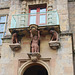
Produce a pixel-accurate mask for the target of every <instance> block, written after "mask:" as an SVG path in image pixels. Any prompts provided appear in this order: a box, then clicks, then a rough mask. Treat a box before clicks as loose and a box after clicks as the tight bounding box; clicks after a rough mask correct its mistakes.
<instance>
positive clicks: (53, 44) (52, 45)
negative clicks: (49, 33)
mask: <svg viewBox="0 0 75 75" xmlns="http://www.w3.org/2000/svg"><path fill="white" fill-rule="evenodd" d="M49 46H50V48H52V49H54V50H56V49H58V48H59V47H60V42H59V41H50V42H49Z"/></svg>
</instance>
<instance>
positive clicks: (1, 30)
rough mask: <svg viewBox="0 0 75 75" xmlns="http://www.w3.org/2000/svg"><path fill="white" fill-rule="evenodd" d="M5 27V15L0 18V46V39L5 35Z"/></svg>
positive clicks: (0, 43)
mask: <svg viewBox="0 0 75 75" xmlns="http://www.w3.org/2000/svg"><path fill="white" fill-rule="evenodd" d="M6 27H7V15H3V16H0V45H2V40H1V38H2V37H3V36H4V35H5V33H6Z"/></svg>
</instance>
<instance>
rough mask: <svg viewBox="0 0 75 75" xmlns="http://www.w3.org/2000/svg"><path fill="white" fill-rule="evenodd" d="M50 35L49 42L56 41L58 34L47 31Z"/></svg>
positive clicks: (53, 31)
mask: <svg viewBox="0 0 75 75" xmlns="http://www.w3.org/2000/svg"><path fill="white" fill-rule="evenodd" d="M49 32H50V34H51V41H58V33H57V32H56V31H55V30H50V31H49Z"/></svg>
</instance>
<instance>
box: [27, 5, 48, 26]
mask: <svg viewBox="0 0 75 75" xmlns="http://www.w3.org/2000/svg"><path fill="white" fill-rule="evenodd" d="M41 6H42V5H40V6H38V7H36V6H34V7H35V8H33V7H29V17H28V25H30V16H36V25H46V24H47V12H46V13H43V14H40V9H41V8H46V11H47V6H46V5H45V6H44V7H43V6H42V7H41ZM31 9H37V13H39V14H37V13H36V14H32V15H31V14H30V12H31ZM40 15H46V22H45V23H40Z"/></svg>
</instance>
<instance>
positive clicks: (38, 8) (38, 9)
mask: <svg viewBox="0 0 75 75" xmlns="http://www.w3.org/2000/svg"><path fill="white" fill-rule="evenodd" d="M46 6H47V5H46V4H42V5H32V6H29V25H30V24H37V25H46V24H47V13H46V11H47V8H46Z"/></svg>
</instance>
